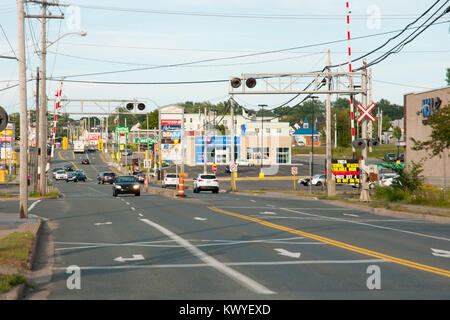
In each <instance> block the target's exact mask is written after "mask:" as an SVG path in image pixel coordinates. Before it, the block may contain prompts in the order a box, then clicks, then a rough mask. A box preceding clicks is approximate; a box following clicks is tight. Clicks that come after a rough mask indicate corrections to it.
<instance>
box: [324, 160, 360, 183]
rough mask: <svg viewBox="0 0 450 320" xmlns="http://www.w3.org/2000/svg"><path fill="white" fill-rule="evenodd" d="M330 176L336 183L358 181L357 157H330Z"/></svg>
mask: <svg viewBox="0 0 450 320" xmlns="http://www.w3.org/2000/svg"><path fill="white" fill-rule="evenodd" d="M331 172H332V178H333V180H335V181H336V183H359V182H360V181H359V179H360V172H359V161H358V160H357V159H331Z"/></svg>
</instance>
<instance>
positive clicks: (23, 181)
mask: <svg viewBox="0 0 450 320" xmlns="http://www.w3.org/2000/svg"><path fill="white" fill-rule="evenodd" d="M23 3H24V0H18V1H17V25H18V30H17V31H18V32H17V34H18V46H19V48H18V62H19V100H20V171H19V174H20V208H19V215H20V218H21V219H25V218H28V176H27V175H28V162H27V151H28V124H27V79H26V76H27V75H26V60H25V28H24V25H25V12H24V8H23Z"/></svg>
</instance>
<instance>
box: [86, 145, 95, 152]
mask: <svg viewBox="0 0 450 320" xmlns="http://www.w3.org/2000/svg"><path fill="white" fill-rule="evenodd" d="M95 150H96V149H95V146H92V145H91V146H89V147H88V152H95Z"/></svg>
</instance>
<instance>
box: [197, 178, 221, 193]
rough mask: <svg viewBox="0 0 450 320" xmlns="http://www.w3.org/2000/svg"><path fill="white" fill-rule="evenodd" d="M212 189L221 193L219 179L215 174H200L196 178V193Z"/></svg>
mask: <svg viewBox="0 0 450 320" xmlns="http://www.w3.org/2000/svg"><path fill="white" fill-rule="evenodd" d="M206 190H210V191H212V192H213V193H219V180H218V179H217V177H216V176H215V175H213V174H199V175H198V176H197V178H194V193H199V192H200V191H206Z"/></svg>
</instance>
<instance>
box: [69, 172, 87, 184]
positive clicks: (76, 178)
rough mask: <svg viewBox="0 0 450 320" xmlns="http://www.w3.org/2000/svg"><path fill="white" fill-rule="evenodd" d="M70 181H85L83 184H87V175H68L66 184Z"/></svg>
mask: <svg viewBox="0 0 450 320" xmlns="http://www.w3.org/2000/svg"><path fill="white" fill-rule="evenodd" d="M69 181H73V182H78V181H83V182H86V175H85V174H84V173H83V172H79V171H76V172H72V173H69V174H68V175H67V179H66V182H69Z"/></svg>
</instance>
